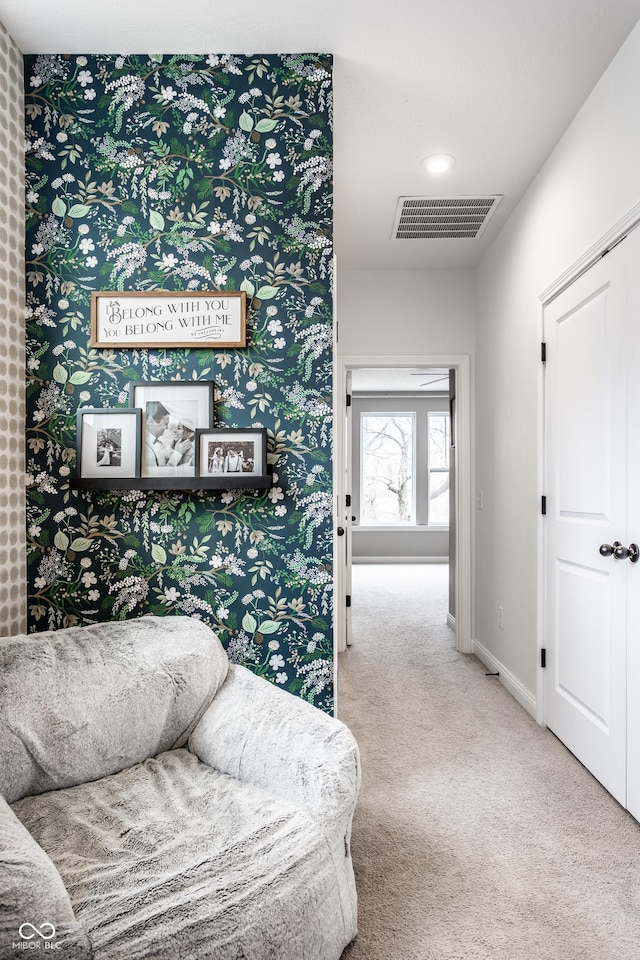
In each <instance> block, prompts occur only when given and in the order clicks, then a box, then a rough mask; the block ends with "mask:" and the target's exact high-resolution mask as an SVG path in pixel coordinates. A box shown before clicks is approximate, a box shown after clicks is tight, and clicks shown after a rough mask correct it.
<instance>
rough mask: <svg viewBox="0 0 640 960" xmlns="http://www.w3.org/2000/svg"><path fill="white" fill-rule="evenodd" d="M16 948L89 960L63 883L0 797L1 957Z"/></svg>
mask: <svg viewBox="0 0 640 960" xmlns="http://www.w3.org/2000/svg"><path fill="white" fill-rule="evenodd" d="M34 928H35V929H37V930H39V931H41V932H42V936H44V937H46V940H41V938H40V936H39V935H38V934H36V933H35V932H34ZM22 934H24V938H23V936H22ZM14 943H18V944H24V945H25V946H26V945H27V944H29V943H33V944H34V945H35V944H36V943H40V944H41V947H40V949H43V950H44V949H45V943H46V944H47V946H48V947H49V948H51V947H52V946H54V945H57V944H60V947H59V948H58V950H56V953H57V955H61V954H63V955H64V957H65V960H87V958H88V957H90V955H91V953H90V950H89V942H88V940H87V938H86V935H85V933H84V930H83V929H82V927H81V926H79V924H78V923H77V922H76V918H75V917H74V915H73V908H72V906H71V900H70V899H69V894H68V893H67V891H66V890H65V888H64V884H63V882H62V877H61V876H60V874H59V873H58V871H57V870H56V868H55V866H54V864H53V863H52V861H51V858H50V857H48V856H47V854H46V853H45V852H44V850H43V849H42V847H40V846H39V845H38V844H37V843H36V841H35V840H34V839H33V837H32V836H31V834H30V833H29V832H28V831H27V830H25V828H24V826H23V824H22V823H20V821H19V820H18V818H17V817H16V815H15V813H14V812H13V810H12V809H11V808H10V807H9V805H8V804H7V803H6V802H5V801H4V800H3V799H2V797H0V957H9V956H16V955H17V953H18V950H17V949H16V950H15V951H14V948H13V944H14ZM26 948H27V949H28V947H26ZM34 948H35V946H34ZM54 955H55V954H54V953H52V954H51V956H54Z"/></svg>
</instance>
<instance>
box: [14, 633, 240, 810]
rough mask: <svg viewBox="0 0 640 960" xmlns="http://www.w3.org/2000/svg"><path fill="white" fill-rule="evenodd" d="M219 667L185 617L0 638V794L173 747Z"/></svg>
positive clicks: (210, 691)
mask: <svg viewBox="0 0 640 960" xmlns="http://www.w3.org/2000/svg"><path fill="white" fill-rule="evenodd" d="M228 666H229V661H228V659H227V655H226V653H225V652H224V649H223V648H222V645H221V643H220V641H219V640H218V638H217V637H216V635H215V634H214V633H213V632H212V631H211V629H210V628H209V627H208V626H207V625H206V624H205V623H202V621H200V620H196V619H194V618H191V617H173V616H168V617H141V618H139V619H137V620H127V621H124V622H111V623H102V624H96V625H94V626H89V627H71V628H68V629H65V630H57V631H55V632H51V633H37V634H31V635H29V636H18V637H7V638H4V639H0V794H2V795H3V796H4V797H5V798H6V799H7V800H8V801H9V802H10V803H11V802H14V801H15V800H18V799H20V798H21V797H24V796H30V795H33V794H37V793H43V792H44V791H46V790H56V789H59V788H61V787H68V786H72V785H75V784H79V783H84V782H85V781H87V780H97V779H99V778H100V777H104V776H107V775H109V774H112V773H116V772H117V771H118V770H124V769H125V768H126V767H130V766H132V765H133V764H136V763H140V762H141V761H143V760H146V759H147V758H148V757H153V756H155V755H156V754H157V753H161V752H163V751H164V750H168V749H170V748H172V747H174V746H182V745H183V744H184V743H186V741H187V738H188V736H189V734H190V733H191V731H192V729H193V728H194V726H195V725H196V723H197V721H198V719H199V718H200V716H201V715H202V713H203V712H204V710H205V709H206V708H207V707H208V706H209V704H210V703H211V701H212V699H213V697H214V696H215V693H216V691H217V690H218V687H219V686H220V685H221V684H222V682H223V681H224V678H225V677H226V674H227V670H228Z"/></svg>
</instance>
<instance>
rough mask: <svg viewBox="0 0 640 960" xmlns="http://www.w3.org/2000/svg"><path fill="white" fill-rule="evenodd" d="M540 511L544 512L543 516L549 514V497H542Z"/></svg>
mask: <svg viewBox="0 0 640 960" xmlns="http://www.w3.org/2000/svg"><path fill="white" fill-rule="evenodd" d="M540 513H541V514H542V516H543V517H546V515H547V498H546V497H540Z"/></svg>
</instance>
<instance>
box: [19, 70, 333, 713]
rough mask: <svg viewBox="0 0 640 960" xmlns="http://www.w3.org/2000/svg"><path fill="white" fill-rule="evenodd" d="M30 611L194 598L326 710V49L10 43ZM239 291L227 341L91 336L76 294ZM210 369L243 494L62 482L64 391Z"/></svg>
mask: <svg viewBox="0 0 640 960" xmlns="http://www.w3.org/2000/svg"><path fill="white" fill-rule="evenodd" d="M25 107H26V139H27V167H26V171H27V172H26V180H27V182H26V208H27V216H26V229H27V237H26V261H27V263H26V288H27V371H28V373H27V381H28V382H27V483H28V509H27V534H28V562H29V582H28V587H29V599H28V607H29V625H30V629H31V630H36V631H37V630H46V629H57V628H60V627H64V626H69V625H74V624H87V623H93V622H96V621H102V620H108V619H113V618H116V619H117V618H120V619H125V618H129V617H137V616H141V615H143V614H145V613H154V614H161V615H162V614H167V615H172V614H177V615H192V616H197V617H200V618H202V619H203V620H204V621H206V622H207V623H208V624H209V625H210V626H211V627H212V628H213V629H214V630H216V632H217V633H218V635H219V636H220V638H221V640H222V642H223V643H224V645H225V647H226V648H227V650H228V653H229V656H230V658H231V660H233V661H235V662H239V663H243V664H245V665H246V666H248V667H249V668H250V669H252V670H253V671H255V672H256V673H258V674H260V675H262V676H264V677H266V678H267V679H269V680H270V681H272V682H274V683H276V684H278V685H280V686H282V687H283V688H285V689H287V690H289V691H291V692H292V693H295V694H297V695H299V696H301V697H303V698H304V699H306V700H308V701H310V702H312V703H314V704H316V705H317V706H318V707H320V708H322V709H325V710H328V711H330V710H331V709H332V707H333V655H332V611H331V605H332V566H331V564H332V522H331V514H332V490H331V447H330V444H331V361H332V313H333V305H332V133H331V119H332V77H331V58H330V57H329V56H325V55H318V54H297V55H292V56H285V55H280V56H229V55H224V56H222V55H220V56H218V55H215V54H210V55H208V56H207V55H202V56H193V55H188V56H160V55H158V56H155V55H151V56H149V55H139V56H131V55H127V56H124V55H123V56H102V55H101V56H86V57H85V56H59V55H46V56H45V55H40V56H28V57H26V58H25ZM207 289H208V290H211V289H219V290H244V291H245V292H246V293H247V300H248V304H249V311H248V330H249V339H248V346H247V348H246V349H242V350H207V349H193V350H191V349H179V350H168V349H167V350H162V349H160V350H142V349H138V350H135V349H131V350H113V351H111V350H105V349H95V348H92V347H91V346H90V300H91V292H92V291H93V290H114V291H116V290H140V291H151V290H185V291H189V290H193V291H198V290H207ZM132 380H142V381H145V380H213V381H215V383H216V385H217V393H218V400H217V404H216V423H217V424H220V425H226V426H230V427H254V426H262V427H266V428H267V431H268V437H269V462H270V463H271V464H272V466H273V471H274V474H273V485H272V486H271V488H270V489H269V490H268V491H266V492H264V491H249V492H244V493H242V492H238V491H237V490H234V491H227V492H225V491H201V492H194V493H185V492H176V491H167V492H166V493H154V494H151V493H148V492H143V491H140V490H135V489H132V490H130V491H125V492H124V493H123V492H118V493H113V492H108V493H105V492H91V493H89V492H86V491H83V492H79V491H76V490H74V489H72V488H71V486H70V482H69V481H70V478H72V477H73V475H74V472H75V417H76V412H77V409H78V407H80V406H95V407H107V406H127V405H128V397H127V392H126V385H127V383H128V382H129V381H132Z"/></svg>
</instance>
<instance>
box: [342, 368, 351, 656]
mask: <svg viewBox="0 0 640 960" xmlns="http://www.w3.org/2000/svg"><path fill="white" fill-rule="evenodd" d="M352 380H353V374H352V372H351V370H347V396H348V397H351V395H352ZM352 411H353V407H352V405H351V403H348V404H347V415H346V423H345V441H346V444H345V446H346V449H345V474H346V481H345V485H346V497H345V517H344V520H345V523H344V527H345V537H344V562H345V586H346V595H347V609H346V613H345V641H346V644H347V646H349V647H350V646H351V643H352V641H353V632H352V629H351V598H352V596H353V591H352V583H353V577H352V570H353V566H352V564H353V542H352V540H351V532H352V529H353V522H352V519H351V517H352V514H353V489H352V488H353V464H352V450H353V413H352Z"/></svg>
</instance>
